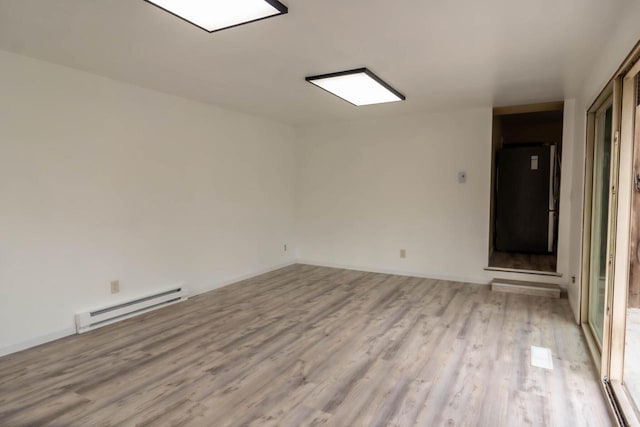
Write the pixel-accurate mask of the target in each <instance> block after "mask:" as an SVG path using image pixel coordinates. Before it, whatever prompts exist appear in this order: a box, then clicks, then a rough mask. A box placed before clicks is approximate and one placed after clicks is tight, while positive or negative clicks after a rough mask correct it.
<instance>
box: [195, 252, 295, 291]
mask: <svg viewBox="0 0 640 427" xmlns="http://www.w3.org/2000/svg"><path fill="white" fill-rule="evenodd" d="M294 264H298V262H297V261H295V260H292V261H289V262H285V263H284V264H279V265H275V266H272V267H267V268H262V269H259V270H254V271H252V272H251V273H247V274H242V275H240V276H236V277H233V278H231V279H227V280H224V281H222V282H216V283H214V284H212V285H208V286H205V287H203V288H198V289H192V288H189V290H190V291H192V294H191V296H195V295H200V294H206V293H207V292H211V291H215V290H216V289H220V288H224V287H225V286H229V285H233V284H234V283H238V282H242V281H243V280H248V279H252V278H254V277H256V276H260V275H262V274H267V273H271V272H272V271H276V270H280V269H281V268H285V267H289V266H292V265H294Z"/></svg>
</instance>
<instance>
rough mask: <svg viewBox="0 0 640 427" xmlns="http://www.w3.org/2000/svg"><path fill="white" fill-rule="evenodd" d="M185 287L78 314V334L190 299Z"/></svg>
mask: <svg viewBox="0 0 640 427" xmlns="http://www.w3.org/2000/svg"><path fill="white" fill-rule="evenodd" d="M188 296H189V295H188V293H187V290H186V289H185V288H184V287H177V288H173V289H169V290H167V291H164V292H160V293H157V294H153V295H148V296H145V297H141V298H137V299H134V300H131V301H127V302H124V303H122V304H118V305H113V306H110V307H104V308H100V309H97V310H93V311H87V312H84V313H77V314H76V332H77V333H79V334H81V333H83V332H87V331H90V330H93V329H96V328H100V327H102V326H106V325H110V324H112V323H115V322H118V321H120V320H124V319H128V318H130V317H133V316H137V315H139V314H142V313H146V312H149V311H152V310H156V309H158V308H162V307H166V306H168V305H171V304H175V303H177V302H180V301H184V300H186V299H187V298H188Z"/></svg>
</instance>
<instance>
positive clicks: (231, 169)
mask: <svg viewBox="0 0 640 427" xmlns="http://www.w3.org/2000/svg"><path fill="white" fill-rule="evenodd" d="M0 69H1V70H2V73H1V77H0V94H1V95H0V98H2V102H0V123H1V126H0V236H1V237H0V354H2V353H7V352H10V351H14V350H17V349H19V348H23V347H25V346H28V345H32V344H35V343H38V342H41V341H44V340H47V339H51V338H56V337H58V336H61V335H64V334H67V333H70V332H72V331H73V314H74V313H75V312H78V311H80V310H86V309H92V308H96V307H101V306H104V305H106V304H110V303H113V302H115V301H118V300H122V299H127V298H131V297H133V296H139V295H141V294H144V293H145V292H149V291H155V290H158V289H162V288H164V287H168V286H173V285H175V284H178V283H184V284H185V285H186V286H187V288H189V289H191V290H192V291H194V292H199V291H204V290H208V289H212V288H215V287H217V286H219V285H221V284H224V283H227V282H229V281H232V280H234V279H235V278H238V277H244V276H246V275H250V274H254V273H258V272H261V271H264V270H268V269H272V268H274V267H276V266H280V265H282V264H285V263H287V262H291V261H292V260H293V257H294V255H293V252H284V250H283V244H285V243H289V245H290V247H291V248H292V249H293V244H294V215H295V205H294V183H295V177H294V174H295V161H296V160H295V148H294V144H295V141H294V133H293V129H292V128H290V127H288V126H284V125H280V124H277V123H274V122H270V121H267V120H263V119H258V118H254V117H250V116H246V115H242V114H237V113H232V112H229V111H225V110H221V109H218V108H214V107H210V106H205V105H203V104H199V103H196V102H192V101H187V100H184V99H181V98H176V97H172V96H168V95H164V94H161V93H158V92H153V91H149V90H144V89H141V88H138V87H135V86H131V85H126V84H122V83H118V82H114V81H111V80H108V79H105V78H101V77H97V76H94V75H90V74H87V73H83V72H79V71H75V70H72V69H68V68H63V67H59V66H56V65H52V64H49V63H45V62H40V61H36V60H32V59H28V58H25V57H20V56H16V55H13V54H8V53H2V52H0ZM114 279H119V280H120V285H121V293H120V294H117V295H111V294H110V289H109V282H110V281H111V280H114Z"/></svg>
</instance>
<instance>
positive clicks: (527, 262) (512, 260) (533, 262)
mask: <svg viewBox="0 0 640 427" xmlns="http://www.w3.org/2000/svg"><path fill="white" fill-rule="evenodd" d="M556 260H557V257H556V255H555V254H521V253H512V252H498V251H494V252H493V253H492V254H491V256H490V258H489V267H496V268H512V269H514V270H531V271H543V272H546V273H555V272H556V264H557V262H556Z"/></svg>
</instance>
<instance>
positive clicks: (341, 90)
mask: <svg viewBox="0 0 640 427" xmlns="http://www.w3.org/2000/svg"><path fill="white" fill-rule="evenodd" d="M306 80H307V81H308V82H309V83H313V84H314V85H316V86H318V87H320V88H322V89H324V90H326V91H327V92H330V93H332V94H334V95H336V96H337V97H339V98H342V99H344V100H345V101H347V102H350V103H351V104H353V105H356V106H358V107H361V106H363V105H372V104H383V103H387V102H398V101H404V100H405V99H406V98H405V96H404V95H403V94H401V93H400V92H398V91H397V90H395V89H394V88H392V87H391V86H389V85H388V84H387V83H385V82H384V81H383V80H382V79H380V78H379V77H378V76H376V75H375V74H373V73H372V72H371V71H369V70H368V69H366V68H358V69H356V70H349V71H341V72H338V73H331V74H323V75H320V76H312V77H307V78H306Z"/></svg>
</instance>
